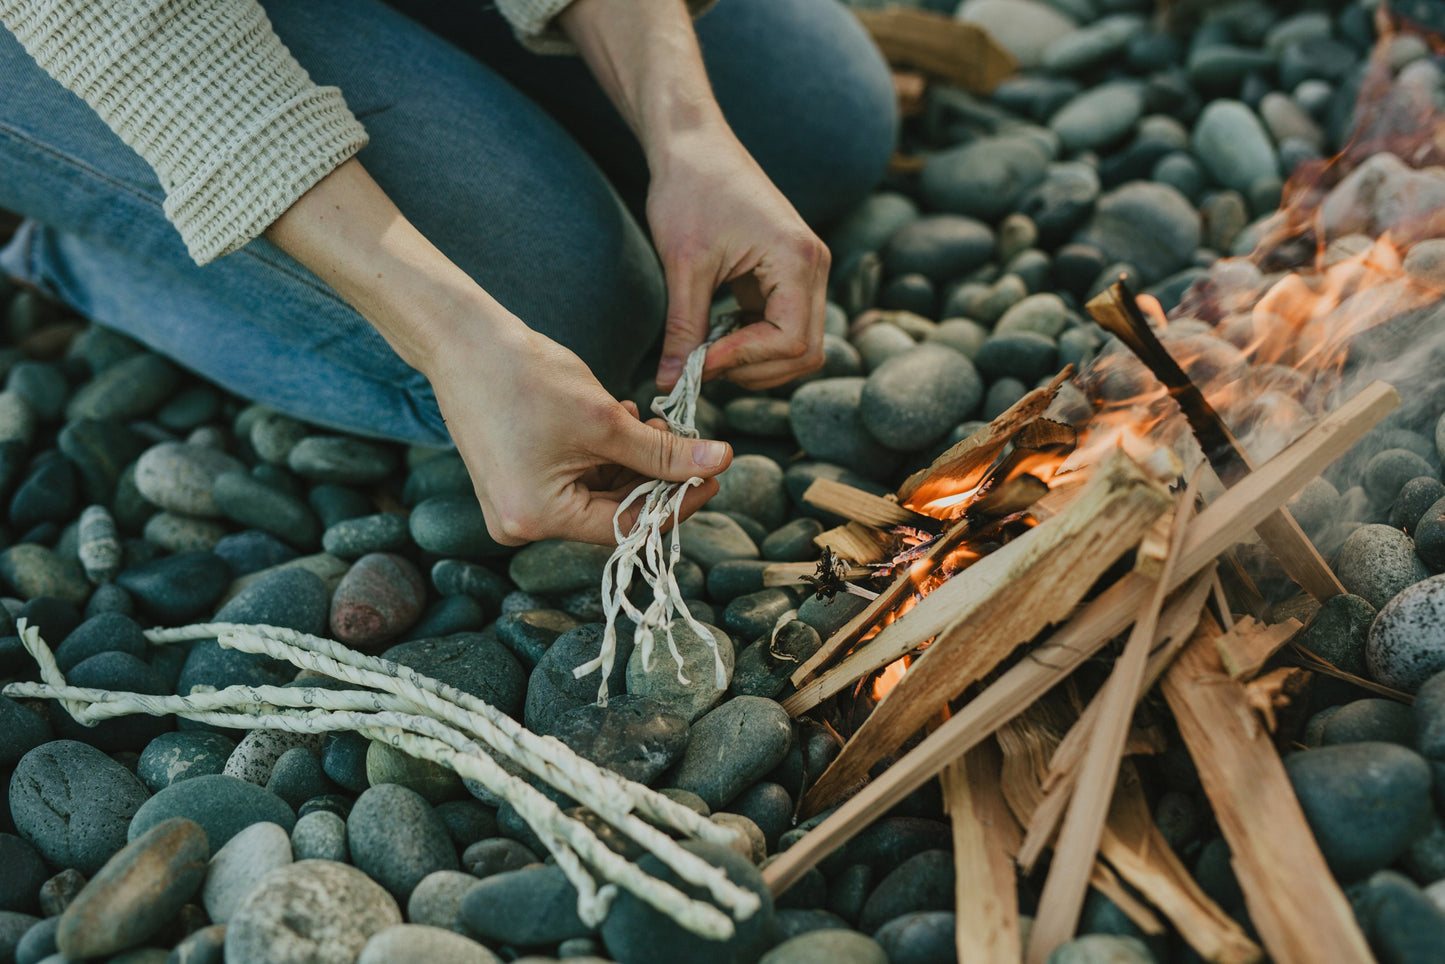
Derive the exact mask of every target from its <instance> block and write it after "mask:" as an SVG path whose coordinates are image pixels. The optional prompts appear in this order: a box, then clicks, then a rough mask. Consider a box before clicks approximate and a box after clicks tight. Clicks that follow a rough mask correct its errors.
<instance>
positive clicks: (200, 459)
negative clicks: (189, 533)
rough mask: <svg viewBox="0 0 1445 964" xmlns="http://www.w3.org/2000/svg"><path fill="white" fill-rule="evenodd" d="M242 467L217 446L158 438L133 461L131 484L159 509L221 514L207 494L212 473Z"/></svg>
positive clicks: (210, 487)
mask: <svg viewBox="0 0 1445 964" xmlns="http://www.w3.org/2000/svg"><path fill="white" fill-rule="evenodd" d="M244 471H245V466H244V465H242V464H241V462H240V461H239V460H237V459H236V458H234V457H233V456H230V455H227V454H226V453H225V452H222V451H220V450H218V449H213V448H209V447H207V446H204V445H188V444H186V443H184V442H162V443H160V444H159V445H153V446H151V447H150V448H148V449H146V450H145V452H144V453H142V455H141V457H140V458H139V459H138V460H137V461H136V465H135V486H136V488H137V489H139V490H140V494H141V495H143V496H145V498H146V500H147V501H149V502H151V503H152V504H154V505H157V506H160V507H161V508H162V509H169V510H170V511H172V512H179V513H182V514H184V515H192V516H205V517H214V516H219V515H220V514H221V510H220V507H218V506H217V505H216V500H215V499H214V498H212V495H211V489H212V487H213V486H214V485H215V483H216V477H217V476H218V475H220V474H222V473H223V472H244Z"/></svg>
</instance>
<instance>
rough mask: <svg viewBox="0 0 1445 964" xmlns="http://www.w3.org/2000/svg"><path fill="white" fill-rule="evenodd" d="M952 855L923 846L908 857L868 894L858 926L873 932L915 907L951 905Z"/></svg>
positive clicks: (929, 908) (939, 907) (931, 907)
mask: <svg viewBox="0 0 1445 964" xmlns="http://www.w3.org/2000/svg"><path fill="white" fill-rule="evenodd" d="M953 890H954V871H953V855H952V854H951V853H949V852H948V851H946V850H925V851H923V853H921V854H915V855H914V856H912V857H909V858H908V859H907V860H905V861H903V863H901V864H899V865H898V869H896V870H894V871H893V872H892V873H891V874H889V875H888V876H886V877H884V878H883V879H882V880H881V881H879V882H878V886H877V887H875V888H874V889H873V893H872V894H870V895H869V896H868V900H867V902H866V903H864V905H863V912H862V915H861V916H860V917H859V919H858V929H859V930H861V931H865V932H867V933H872V932H874V931H876V930H877V929H878V928H880V927H882V926H883V925H884V924H886V923H888V922H889V921H890V920H893V919H894V918H896V917H901V916H902V915H904V914H907V913H912V912H916V911H926V910H948V909H950V908H952V907H953V903H954V899H953Z"/></svg>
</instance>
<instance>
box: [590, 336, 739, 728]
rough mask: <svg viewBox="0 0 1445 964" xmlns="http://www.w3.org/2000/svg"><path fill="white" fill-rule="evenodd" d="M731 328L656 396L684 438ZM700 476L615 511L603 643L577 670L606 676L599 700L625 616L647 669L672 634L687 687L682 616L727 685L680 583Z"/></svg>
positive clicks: (693, 433) (639, 493) (639, 495)
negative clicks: (711, 362) (715, 349)
mask: <svg viewBox="0 0 1445 964" xmlns="http://www.w3.org/2000/svg"><path fill="white" fill-rule="evenodd" d="M729 327H730V325H729V324H726V323H725V324H720V325H718V326H717V327H715V328H714V329H713V332H712V335H711V337H710V338H709V339H708V340H707V341H706V342H704V343H703V344H701V345H699V346H698V347H697V348H695V349H693V351H692V354H690V355H688V356H687V364H686V365H684V366H683V370H682V375H681V376H680V377H679V378H678V380H677V384H676V385H674V386H673V388H672V391H671V392H670V393H669V394H667V395H666V396H658V397H657V398H655V399H653V400H652V411H653V414H655V415H658V416H660V417H661V418H662V419H663V421H665V422H666V423H667V427H668V430H669V431H671V432H672V433H673V434H674V435H681V436H682V437H683V438H697V437H698V432H697V426H696V422H697V400H698V396H699V395H700V394H701V393H702V369H703V362H704V360H705V358H706V355H707V349H708V346H710V345H711V344H712V343H713V342H714V341H716V340H717V339H718V338H719V337H721V336H722V335H723V334H724V333H725V332H726V331H727V330H728V328H729ZM701 484H702V479H700V478H698V477H696V476H694V477H693V478H690V479H688V480H687V481H686V482H663V481H661V480H656V479H654V480H653V481H651V482H644V483H643V484H642V485H639V486H638V487H637V488H636V489H634V490H633V491H632V492H631V493H630V494H629V495H628V496H627V498H626V499H624V500H623V501H622V504H621V505H619V506H618V507H617V513H616V514H615V515H614V516H613V517H612V534H613V536H614V537H615V538H616V539H617V549H616V550H614V551H613V553H612V558H610V559H608V560H607V567H606V568H605V569H604V570H603V571H602V611H603V613H604V614H605V615H606V617H607V628H606V629H605V630H604V631H603V634H602V646H601V649H600V650H599V651H598V653H597V656H596V657H595V658H594V659H591V660H589V661H587V662H586V663H583V664H582V665H581V666H578V667H577V668H576V669H574V670H573V671H572V672H573V675H574V676H575V677H576V678H577V679H581V678H582V677H584V676H586V675H587V674H588V673H591V672H594V671H597V670H601V674H600V675H601V677H602V682H601V684H600V685H599V686H598V691H597V701H598V702H599V703H601V704H602V705H603V706H606V705H607V677H608V676H610V675H611V674H612V666H613V664H614V663H615V662H616V659H617V617H618V616H619V615H624V614H625V615H626V616H627V617H628V618H629V619H631V620H632V622H633V623H634V624H636V627H637V628H636V630H635V631H634V634H633V640H634V643H635V645H636V646H637V647H638V649H639V653H640V658H641V659H642V665H643V668H644V669H650V668H651V666H652V647H653V644H654V641H655V639H656V636H657V634H658V633H659V632H661V633H662V634H663V638H665V639H666V640H667V648H668V651H669V652H670V653H672V658H673V660H674V661H675V662H676V663H677V680H678V682H679V683H682V684H684V685H686V684H687V683H688V682H690V681H689V680H688V678H687V676H686V675H685V674H684V673H683V656H682V652H681V651H680V650H679V649H678V648H677V641H676V640H675V639H673V636H672V623H673V620H674V619H675V618H677V617H678V616H681V618H682V619H683V620H685V621H686V622H687V625H688V626H689V627H690V628H691V629H692V631H693V632H695V633H697V635H698V637H699V638H700V639H701V640H702V641H703V642H705V643H706V644H707V645H708V646H709V647H711V648H712V654H713V665H714V672H715V674H716V676H717V685H718V686H719V687H725V686H727V666H726V665H725V664H724V662H723V657H722V653H720V652H719V651H718V647H717V640H716V639H715V638H714V637H713V634H712V632H711V631H710V630H708V629H707V627H705V626H703V624H702V623H700V622H698V621H697V620H696V619H695V618H693V615H692V613H691V612H689V611H688V608H687V601H686V600H684V599H683V597H682V590H681V589H680V588H678V585H677V575H676V570H677V563H678V561H679V560H680V559H681V558H682V546H681V545H680V544H679V540H678V538H677V535H676V533H677V525H678V522H679V521H680V516H681V514H682V502H683V498H684V497H685V496H686V495H687V490H688V489H690V488H692V487H693V486H695V485H701ZM639 499H641V500H642V507H641V509H640V510H639V511H638V514H637V521H636V522H634V523H633V524H632V529H631V531H630V532H626V533H624V532H623V531H622V519H623V517H624V516H625V515H626V514H627V512H628V510H630V509H631V508H632V507H633V505H635V504H636V503H637V501H638V500H639ZM669 522H671V523H672V530H673V534H674V535H673V538H672V539H671V544H670V545H668V544H667V542H668V540H666V539H664V538H663V527H664V526H666V525H667V524H668V523H669ZM634 576H640V577H641V578H642V581H643V582H644V583H646V584H647V587H648V588H649V589H651V590H652V601H651V602H650V603H649V604H648V606H647V608H646V609H639V608H638V607H637V606H635V605H633V603H632V601H631V600H630V599H628V598H627V592H628V590H629V589H631V588H632V580H633V577H634Z"/></svg>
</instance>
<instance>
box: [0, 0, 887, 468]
mask: <svg viewBox="0 0 1445 964" xmlns="http://www.w3.org/2000/svg"><path fill="white" fill-rule="evenodd" d="M264 5H265V6H266V9H267V12H268V14H269V15H270V17H271V20H272V23H273V24H274V26H275V28H276V31H277V33H278V34H279V36H280V37H281V39H282V40H283V41H284V42H285V43H286V44H287V46H288V47H289V48H290V49H291V52H292V53H293V54H294V55H295V57H296V59H297V60H298V61H300V63H301V64H302V66H304V67H305V68H306V69H307V70H308V71H309V72H310V74H311V76H312V77H313V78H314V79H315V80H316V81H317V82H318V83H320V84H334V85H336V86H337V87H339V88H341V90H342V92H343V93H344V95H345V96H346V100H347V103H348V104H349V105H350V107H351V109H352V111H353V112H354V113H355V114H356V115H357V117H358V118H359V119H360V120H361V122H362V123H363V124H365V125H366V127H367V130H368V131H369V132H370V134H371V143H370V144H369V146H367V147H366V148H365V149H364V150H363V151H362V152H361V153H360V155H359V158H360V160H361V161H362V163H363V164H364V165H365V166H366V168H367V170H368V171H369V172H370V173H371V174H372V176H373V177H374V178H375V179H376V180H377V181H378V182H379V183H380V184H381V186H382V187H383V188H385V189H386V191H387V192H388V193H389V194H390V195H391V197H392V198H393V199H394V200H395V201H396V203H397V205H398V206H399V207H400V208H401V210H402V212H403V213H405V214H406V215H407V217H408V218H410V220H411V221H412V222H413V223H415V224H416V225H417V226H418V228H419V229H420V230H421V231H422V233H424V234H425V235H426V236H427V237H428V238H430V239H431V241H432V242H433V243H434V244H436V245H437V246H438V247H439V248H440V249H441V250H442V251H443V252H445V253H446V254H447V255H448V256H449V257H450V258H451V259H452V260H453V261H455V262H456V263H457V264H458V265H460V266H461V267H462V268H463V269H464V270H466V271H467V272H468V273H469V274H470V275H471V276H472V277H473V278H475V279H476V280H477V281H478V282H479V283H480V284H481V285H482V287H484V288H485V289H486V290H488V291H489V292H491V293H492V295H494V296H495V297H496V298H497V299H498V300H499V301H501V302H502V304H504V305H506V306H507V307H508V308H509V309H511V310H512V311H513V312H514V313H516V314H517V315H518V316H519V317H520V318H522V319H523V320H524V321H526V322H527V323H528V324H529V325H531V326H532V327H533V328H535V329H537V330H539V331H541V332H543V333H545V334H547V335H548V336H550V337H552V338H555V339H557V340H558V341H560V342H562V343H563V344H565V345H567V346H568V347H570V348H571V349H572V350H574V351H575V352H577V353H578V354H579V355H580V356H581V357H582V358H583V359H584V360H586V361H587V362H588V364H589V365H590V366H591V367H592V369H593V371H594V372H595V373H596V374H597V376H598V378H599V379H600V380H601V381H602V383H603V384H604V385H606V386H608V388H610V389H612V390H613V391H616V392H622V391H626V390H628V388H630V381H631V379H632V378H633V377H634V375H635V372H636V369H637V367H638V363H639V361H640V360H641V358H642V357H643V355H644V354H645V353H646V352H647V351H648V350H649V349H650V348H651V347H652V346H653V344H654V342H655V341H656V340H657V338H658V336H659V334H660V331H661V325H662V319H663V316H664V312H665V294H664V285H663V279H662V271H661V268H660V266H659V264H658V261H657V256H656V253H655V252H654V251H653V249H652V247H651V245H650V243H649V241H648V238H647V234H646V230H645V228H644V227H642V226H641V225H640V224H639V220H638V212H640V211H641V209H642V203H643V196H644V193H645V190H646V180H647V171H646V166H645V164H644V163H643V159H642V156H641V153H640V151H639V150H638V148H637V146H636V144H635V142H634V141H633V139H632V137H631V135H630V134H629V133H628V132H627V130H626V128H625V127H624V126H623V124H622V122H621V120H620V118H619V117H618V115H617V113H616V112H615V110H613V108H612V107H611V105H610V104H608V103H607V101H606V99H605V97H603V95H602V93H601V91H600V89H599V88H598V87H597V85H596V83H595V82H594V81H593V80H592V79H591V77H590V75H588V73H587V71H586V68H585V66H584V65H583V64H582V63H581V62H580V60H579V59H577V58H575V57H573V58H567V57H560V58H559V57H540V56H535V55H533V54H531V53H529V52H527V51H526V50H525V49H523V48H522V47H521V46H520V45H519V44H518V43H517V42H516V41H515V40H514V39H513V38H512V36H511V32H510V30H509V29H508V28H507V26H506V25H505V23H504V22H503V21H502V20H501V18H500V17H499V16H498V15H497V14H496V13H495V12H494V11H489V10H486V9H484V7H485V6H486V5H485V4H481V3H455V2H454V0H395V2H394V3H392V4H391V5H390V6H388V5H385V4H383V3H380V2H378V0H275V2H265V4H264ZM697 32H698V36H699V38H700V41H701V44H702V48H703V53H704V59H705V61H706V64H707V69H708V72H709V75H710V77H711V79H712V83H713V86H714V89H715V90H716V93H717V97H718V100H719V102H720V103H721V105H722V108H723V111H724V112H725V114H726V115H727V117H728V120H729V121H730V123H731V124H732V126H733V127H734V129H735V130H736V131H737V133H738V135H739V136H740V138H741V139H742V141H743V143H744V144H745V145H746V146H747V147H748V149H749V150H750V151H752V153H753V154H754V156H755V157H756V158H757V159H758V161H759V162H760V163H761V165H762V166H763V168H764V169H765V170H766V171H767V173H768V174H769V175H770V176H771V177H772V178H773V180H774V181H775V182H776V183H777V184H778V186H779V187H780V188H781V189H782V190H783V191H784V193H786V194H787V195H788V197H789V199H790V200H792V202H793V203H794V205H795V206H796V207H797V208H798V210H799V211H800V212H801V213H802V214H803V216H804V217H806V218H808V219H809V220H810V221H811V222H813V223H815V224H818V223H823V222H826V221H827V220H828V219H829V218H832V217H835V216H837V215H838V214H840V213H841V212H842V211H844V210H846V209H847V208H848V207H849V206H850V205H852V204H854V203H856V202H857V201H858V200H860V199H861V198H862V197H863V195H864V194H865V193H866V192H867V191H868V190H869V189H870V188H871V187H872V186H873V185H874V183H876V181H877V180H878V179H879V178H880V177H881V176H882V173H883V169H884V166H885V164H886V162H887V158H888V156H889V153H890V151H891V150H892V146H893V140H894V135H895V133H896V125H897V118H896V115H895V113H894V99H893V90H892V86H891V83H890V81H889V77H888V73H887V70H886V69H885V67H884V65H883V63H882V61H881V59H880V58H879V56H878V54H877V52H876V51H875V50H874V49H873V47H872V45H871V43H870V42H869V41H868V39H867V37H866V36H865V35H864V33H863V32H862V30H861V29H860V28H859V26H858V24H857V23H856V21H855V20H854V19H853V17H852V15H851V14H850V13H848V12H847V11H846V10H845V9H844V8H843V7H842V6H841V5H840V4H839V3H837V2H836V0H721V2H720V3H718V4H717V6H716V7H714V8H713V9H712V10H710V11H709V12H708V13H706V14H705V15H703V16H702V17H700V18H699V19H698V21H697ZM161 200H162V192H161V189H160V185H159V184H158V183H157V181H156V178H155V175H154V173H153V172H152V171H151V169H150V167H149V166H148V165H147V164H146V163H145V162H144V161H142V160H141V159H140V157H139V156H137V155H136V154H135V153H134V152H132V151H131V150H130V149H129V148H127V147H126V146H125V145H124V144H123V143H122V142H121V141H120V140H119V139H118V138H117V137H116V136H115V135H114V134H113V133H112V132H111V131H110V130H109V129H108V128H106V127H105V125H104V124H103V123H102V122H101V121H100V119H99V118H98V117H97V116H96V115H95V114H94V113H93V112H92V111H91V110H90V108H89V107H88V106H86V104H85V103H84V102H83V101H81V100H80V99H79V98H78V97H76V96H75V95H73V94H71V93H70V92H69V91H67V90H65V89H64V88H63V87H61V86H60V85H59V84H58V83H56V82H55V81H54V80H52V79H51V78H50V77H49V76H48V75H46V74H45V73H44V72H43V71H42V70H40V68H39V67H37V66H36V64H35V63H34V61H32V60H31V59H30V57H29V56H28V55H26V53H25V52H24V50H23V49H22V48H21V47H20V45H19V44H18V43H17V42H16V41H15V40H14V38H13V37H11V36H10V35H9V34H8V33H6V32H4V31H3V30H0V208H5V209H8V210H11V211H14V212H17V213H19V214H22V215H24V216H25V217H26V218H27V219H28V220H27V221H26V222H25V223H24V225H23V226H22V228H21V230H20V232H19V233H18V234H17V235H16V236H15V238H14V239H13V240H12V241H11V243H10V244H9V245H8V246H7V247H6V248H5V249H4V251H3V252H0V270H3V271H5V272H6V273H8V274H10V275H12V276H14V277H17V278H19V279H20V280H22V281H24V282H28V283H31V284H33V285H36V286H37V287H39V288H40V289H42V290H43V291H46V292H48V293H49V294H51V295H53V296H54V297H56V298H58V299H60V300H61V301H63V302H65V303H66V304H68V305H70V306H71V307H73V308H74V309H76V310H77V311H79V312H80V313H81V314H82V315H84V316H86V317H88V318H90V319H92V320H94V321H96V322H98V323H101V324H104V325H107V326H109V327H112V328H115V329H117V330H119V331H122V332H125V333H126V334H128V335H130V336H132V337H134V338H136V339H138V340H139V341H141V342H143V343H145V344H146V345H148V346H149V347H150V348H152V349H154V350H155V351H157V352H160V353H162V354H165V355H167V356H169V357H171V358H173V359H175V360H176V361H177V362H179V363H180V364H181V365H183V366H185V367H187V368H189V369H191V370H193V371H195V372H198V373H199V374H201V375H203V376H205V377H206V378H208V379H210V380H212V381H214V382H216V383H217V384H219V385H221V386H222V387H224V388H226V389H228V390H230V391H232V392H235V393H236V394H238V395H241V396H243V397H245V398H249V399H253V400H256V401H259V402H263V403H265V404H267V405H271V406H273V407H275V408H277V409H279V410H281V411H284V412H287V413H289V414H292V415H294V416H296V417H298V418H302V419H304V420H307V421H310V422H313V423H316V424H319V425H323V426H328V427H332V428H337V429H343V430H346V431H351V432H356V433H358V434H363V435H370V436H376V437H381V438H390V439H395V440H398V441H403V442H409V443H416V444H423V445H436V446H444V445H448V444H450V439H449V438H448V436H447V432H446V428H445V426H444V425H443V423H442V420H441V416H440V414H439V413H438V412H437V407H436V400H435V398H434V397H433V395H432V392H431V387H430V386H429V385H428V384H427V381H426V379H425V378H424V377H423V376H422V375H421V374H420V373H418V372H417V371H415V370H413V369H412V368H410V367H408V366H407V365H406V364H405V363H403V362H402V361H401V359H400V358H398V357H397V356H396V355H395V353H393V352H392V351H391V349H390V347H389V346H388V345H387V344H386V343H385V342H384V341H383V340H382V339H381V337H380V336H379V335H377V333H376V332H375V331H374V330H373V329H372V328H371V327H370V326H369V325H368V324H367V323H366V322H365V320H364V319H362V318H361V317H360V315H358V314H357V313H356V312H355V311H354V310H352V308H351V307H350V306H349V305H347V304H346V303H345V302H343V301H342V300H340V298H338V297H337V295H336V294H335V293H334V292H332V291H331V289H329V288H328V287H327V286H326V285H325V284H324V283H323V282H321V281H320V280H319V279H318V278H317V277H316V276H315V275H313V274H311V273H310V272H309V271H307V270H306V269H305V268H303V267H301V266H300V265H299V264H297V263H296V262H295V261H293V260H292V259H291V258H290V257H289V256H287V255H286V254H284V253H283V252H281V251H280V250H279V249H278V248H276V247H275V246H274V245H272V244H270V243H269V242H268V241H266V240H265V239H257V240H255V241H253V242H251V243H250V244H248V245H246V246H245V247H244V248H242V249H241V250H240V251H237V252H235V253H234V254H231V255H228V256H226V257H224V258H221V259H219V260H217V261H216V262H213V263H212V264H210V265H207V266H205V267H197V266H196V265H195V264H194V263H192V262H191V260H190V258H189V257H188V256H187V254H186V251H185V248H184V247H183V245H182V243H181V240H180V236H179V235H178V234H177V232H176V231H175V229H174V228H173V227H172V226H171V225H170V224H169V223H168V222H167V221H166V220H165V218H164V216H163V215H162V212H161Z"/></svg>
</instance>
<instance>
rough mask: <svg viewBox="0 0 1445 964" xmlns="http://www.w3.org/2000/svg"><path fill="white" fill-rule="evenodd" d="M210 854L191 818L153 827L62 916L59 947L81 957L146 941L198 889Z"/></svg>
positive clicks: (110, 863) (102, 871)
mask: <svg viewBox="0 0 1445 964" xmlns="http://www.w3.org/2000/svg"><path fill="white" fill-rule="evenodd" d="M210 855H211V851H210V847H209V846H208V845H207V843H206V834H205V831H203V830H202V829H201V828H200V827H199V826H198V825H197V824H195V823H193V822H192V821H190V820H183V819H175V820H166V821H163V822H161V823H158V824H156V825H155V826H153V827H151V828H150V830H148V831H147V832H146V833H144V834H141V835H140V836H138V837H136V838H135V839H134V840H132V841H131V842H130V843H129V844H127V845H126V846H125V847H124V848H122V849H121V850H120V851H119V852H118V853H117V854H116V855H115V856H114V857H112V858H111V859H110V860H108V861H107V862H106V864H105V866H104V867H102V868H101V869H100V870H99V872H97V873H96V875H95V876H94V877H93V878H92V879H91V881H90V883H89V884H87V885H86V886H85V889H84V890H82V891H81V892H80V894H79V895H77V896H76V898H75V900H74V901H72V902H71V904H70V906H69V907H67V908H66V910H65V913H64V914H62V915H60V926H59V929H58V930H57V931H56V935H55V937H56V944H57V946H58V947H59V948H60V952H61V953H62V954H64V955H65V956H66V957H68V958H71V959H73V960H81V959H83V958H91V957H101V956H104V955H106V954H114V953H116V952H117V951H122V950H125V949H126V948H130V947H135V946H136V945H138V944H140V943H142V942H143V941H145V940H146V938H148V937H150V936H151V935H152V934H154V933H155V932H156V931H158V930H160V929H161V928H162V927H163V926H164V925H165V924H166V923H167V922H168V921H169V920H170V919H171V918H172V917H173V916H175V914H176V913H177V912H178V911H179V910H180V909H181V906H182V905H183V904H185V903H186V901H188V900H190V898H191V896H192V895H193V894H194V893H195V892H196V891H197V890H198V889H199V888H200V886H201V882H202V881H203V880H204V879H205V877H206V860H207V858H209V857H210Z"/></svg>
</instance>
